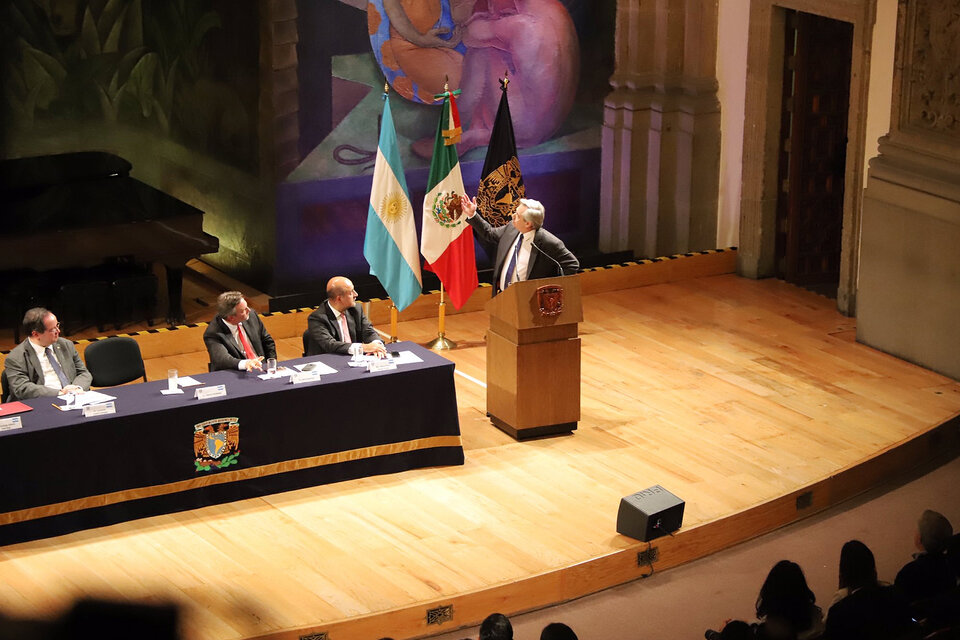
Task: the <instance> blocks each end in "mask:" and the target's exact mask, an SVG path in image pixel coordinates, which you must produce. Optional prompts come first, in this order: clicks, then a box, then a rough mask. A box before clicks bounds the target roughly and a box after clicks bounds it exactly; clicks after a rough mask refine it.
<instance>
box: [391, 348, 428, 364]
mask: <svg viewBox="0 0 960 640" xmlns="http://www.w3.org/2000/svg"><path fill="white" fill-rule="evenodd" d="M393 361H394V362H396V363H397V364H412V363H414V362H423V358H421V357H420V356H418V355H417V354H415V353H414V352H413V351H401V352H400V353H399V355H395V356H393Z"/></svg>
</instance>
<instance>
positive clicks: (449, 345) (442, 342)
mask: <svg viewBox="0 0 960 640" xmlns="http://www.w3.org/2000/svg"><path fill="white" fill-rule="evenodd" d="M439 306H440V309H439V315H438V318H437V319H438V323H437V324H438V325H439V326H438V331H437V337H436V338H434V339H433V340H431V341H430V342H428V343H427V349H434V350H435V351H444V350H446V349H456V348H457V343H456V342H454V341H453V340H449V339H447V338H446V337H445V336H444V335H443V329H444V321H445V320H446V306H447V303H445V302H444V301H443V282H441V283H440V305H439Z"/></svg>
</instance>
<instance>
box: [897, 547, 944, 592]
mask: <svg viewBox="0 0 960 640" xmlns="http://www.w3.org/2000/svg"><path fill="white" fill-rule="evenodd" d="M893 584H894V585H896V587H897V588H898V589H900V591H901V593H903V595H904V596H906V598H907V600H908V601H909V602H915V601H917V600H923V599H925V598H932V597H933V596H936V595H939V594H941V593H946V592H947V591H950V590H951V589H953V588H954V587H956V586H957V579H956V577H955V576H954V574H953V569H952V568H951V567H950V564H949V562H948V561H947V556H946V554H943V553H937V554H929V553H920V554H918V555H917V557H916V558H915V559H914V560H913V561H911V562H908V563H907V564H905V565H904V566H903V568H902V569H900V572H899V573H897V579H896V580H895V581H894V583H893Z"/></svg>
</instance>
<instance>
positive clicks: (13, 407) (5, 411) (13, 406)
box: [0, 401, 33, 418]
mask: <svg viewBox="0 0 960 640" xmlns="http://www.w3.org/2000/svg"><path fill="white" fill-rule="evenodd" d="M24 411H33V407H28V406H27V405H25V404H23V403H22V402H17V401H14V402H4V403H3V404H0V418H3V417H4V416H12V415H13V414H15V413H23V412H24Z"/></svg>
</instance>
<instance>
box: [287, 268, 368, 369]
mask: <svg viewBox="0 0 960 640" xmlns="http://www.w3.org/2000/svg"><path fill="white" fill-rule="evenodd" d="M306 343H307V355H308V356H313V355H318V354H321V353H342V354H344V355H346V354H349V353H350V347H351V345H361V346H362V347H363V353H367V354H373V355H376V356H378V357H383V356H385V355H387V348H386V346H384V344H383V341H382V340H381V339H380V334H378V333H377V330H376V329H374V328H373V325H372V324H370V321H369V320H367V317H366V316H365V315H363V309H362V308H361V307H360V305H358V304H357V290H356V289H354V288H353V283H352V282H350V280H349V279H348V278H344V277H343V276H335V277H333V278H330V281H329V282H327V301H326V302H325V303H323V304H322V305H320V308H318V309H317V310H316V311H314V312H313V313H311V314H310V317H309V318H307V340H306Z"/></svg>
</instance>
